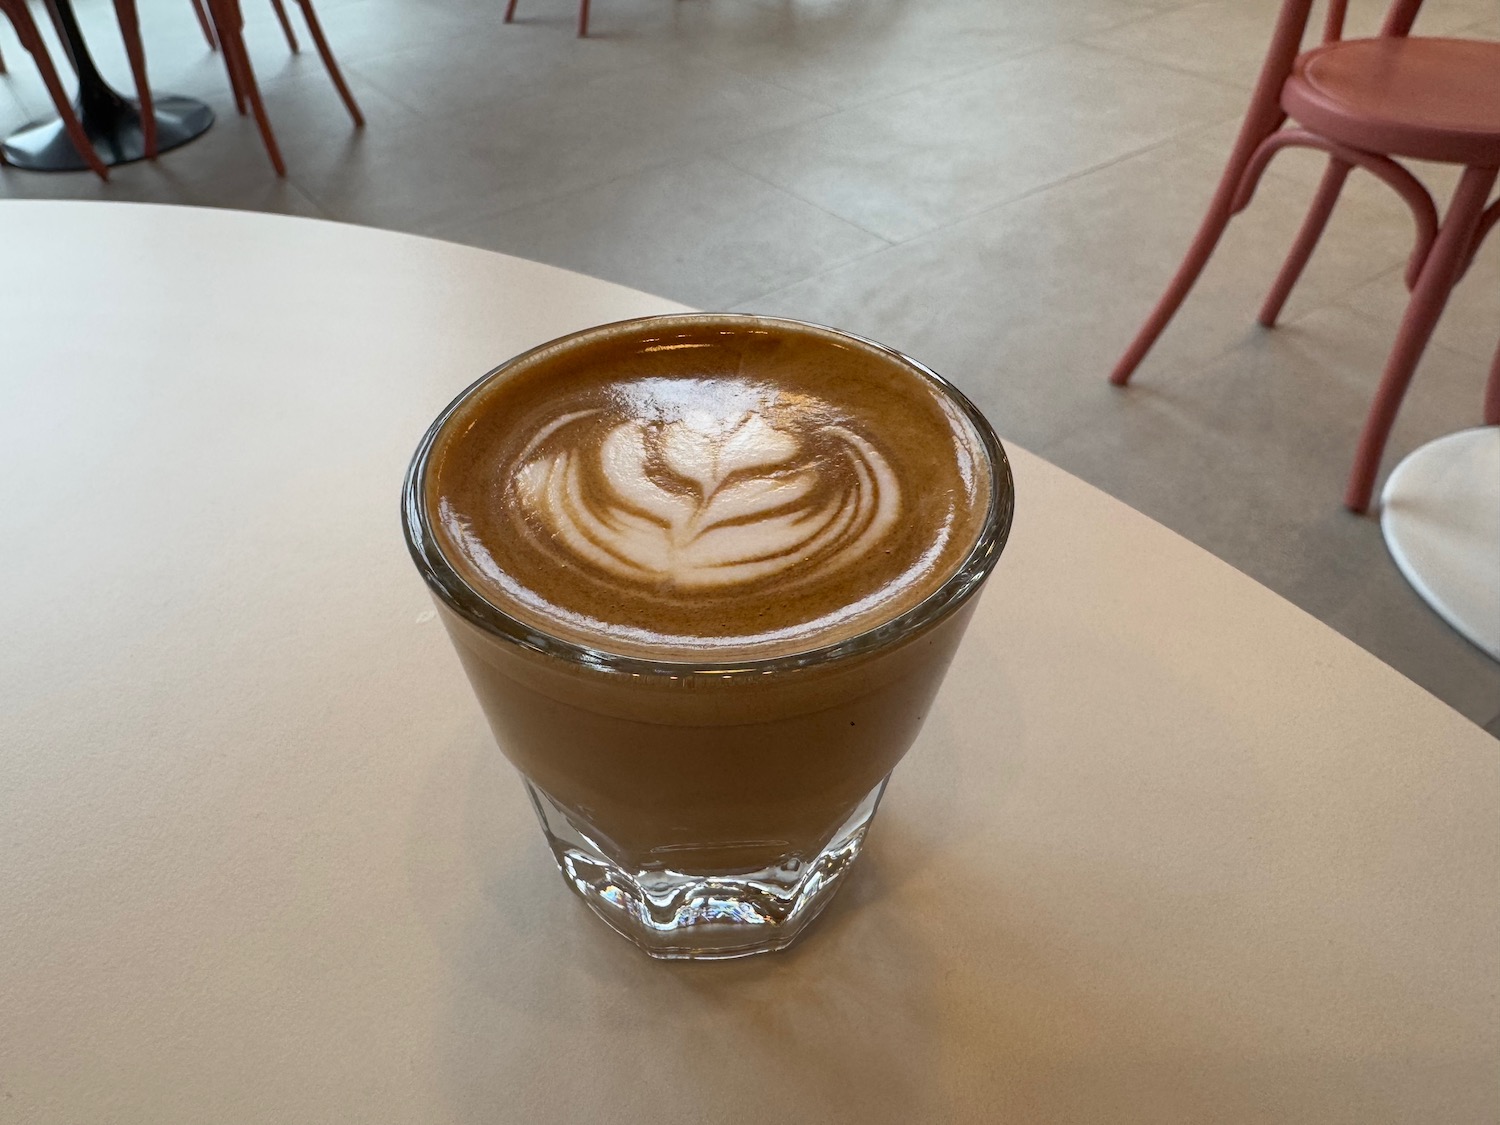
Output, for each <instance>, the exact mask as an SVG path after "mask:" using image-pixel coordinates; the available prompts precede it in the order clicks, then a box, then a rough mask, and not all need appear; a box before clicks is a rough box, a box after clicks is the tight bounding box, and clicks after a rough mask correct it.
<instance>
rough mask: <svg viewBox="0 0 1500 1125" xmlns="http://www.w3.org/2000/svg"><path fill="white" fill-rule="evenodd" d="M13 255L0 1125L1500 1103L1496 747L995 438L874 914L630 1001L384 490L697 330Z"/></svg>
mask: <svg viewBox="0 0 1500 1125" xmlns="http://www.w3.org/2000/svg"><path fill="white" fill-rule="evenodd" d="M0 247H3V248H4V249H3V273H0V514H3V518H4V527H5V535H6V538H7V544H8V547H9V549H8V550H6V551H5V552H3V554H0V560H3V561H0V636H4V638H5V643H4V645H0V778H3V782H0V902H3V903H4V904H5V908H4V909H3V910H0V997H4V1000H3V1005H0V1006H3V1009H4V1013H5V1014H4V1018H0V1121H6V1122H9V1121H17V1122H23V1121H24V1122H28V1123H35V1122H70V1123H76V1122H80V1121H110V1122H116V1123H118V1122H142V1123H150V1125H166V1123H168V1122H203V1121H233V1122H236V1123H245V1122H323V1121H380V1122H427V1123H435V1122H469V1121H474V1122H478V1121H485V1122H492V1121H525V1122H529V1123H531V1122H580V1121H609V1122H632V1121H642V1122H645V1121H650V1122H654V1123H664V1122H718V1121H725V1122H727V1121H742V1120H746V1119H752V1118H753V1119H781V1120H807V1121H819V1122H831V1121H860V1122H886V1121H889V1122H917V1121H922V1122H927V1121H1010V1120H1014V1121H1026V1122H1054V1121H1055V1122H1063V1121H1068V1122H1075V1121H1110V1122H1152V1123H1160V1122H1168V1121H1184V1122H1188V1121H1191V1122H1202V1121H1214V1122H1240V1121H1244V1122H1249V1121H1255V1122H1265V1121H1307V1122H1318V1123H1320V1125H1327V1123H1330V1122H1345V1121H1347V1122H1358V1123H1360V1125H1370V1123H1372V1122H1385V1121H1390V1122H1397V1121H1399V1122H1414V1121H1433V1122H1436V1121H1441V1122H1445V1123H1449V1125H1451V1123H1455V1122H1470V1121H1473V1122H1479V1121H1485V1122H1493V1121H1494V1120H1496V1118H1497V1116H1500V1083H1497V1081H1496V1077H1495V1076H1496V1074H1497V1073H1500V999H1497V987H1496V985H1497V981H1500V896H1497V894H1496V888H1497V886H1500V816H1497V812H1500V755H1497V753H1496V748H1495V745H1494V742H1493V740H1491V739H1489V738H1488V737H1487V736H1485V735H1484V734H1483V733H1482V732H1481V731H1480V730H1479V729H1478V728H1477V727H1474V726H1472V725H1471V724H1469V723H1468V722H1467V721H1466V720H1464V719H1463V718H1461V717H1460V716H1459V715H1458V714H1456V713H1455V712H1453V711H1451V710H1449V709H1448V708H1447V707H1445V706H1444V705H1443V704H1441V703H1439V702H1438V701H1437V700H1435V699H1433V698H1432V697H1431V696H1429V695H1427V694H1426V693H1425V692H1423V691H1422V690H1421V689H1419V688H1417V687H1416V686H1415V685H1413V684H1412V683H1410V682H1409V681H1407V680H1405V679H1403V678H1402V677H1401V676H1399V675H1398V674H1397V673H1395V672H1394V671H1392V670H1390V669H1389V668H1387V667H1385V666H1384V665H1382V664H1380V663H1379V662H1377V661H1376V660H1375V659H1374V658H1372V657H1370V656H1368V655H1367V654H1365V653H1364V652H1362V651H1360V650H1359V649H1357V648H1355V647H1354V646H1353V645H1351V644H1349V643H1348V642H1346V641H1345V640H1344V639H1342V638H1341V637H1339V636H1337V635H1336V634H1334V633H1333V632H1331V631H1330V630H1328V629H1327V628H1325V627H1324V626H1322V625H1321V624H1319V623H1318V622H1316V621H1315V620H1313V619H1312V618H1311V617H1308V616H1307V615H1305V614H1304V613H1302V612H1301V611H1300V610H1298V609H1296V608H1294V607H1293V606H1291V605H1289V604H1288V603H1286V602H1284V601H1282V600H1281V599H1280V598H1278V597H1276V596H1275V595H1273V594H1271V593H1270V592H1268V591H1267V590H1265V589H1263V588H1262V587H1260V586H1258V585H1256V584H1255V583H1254V582H1252V581H1251V580H1249V579H1248V578H1246V577H1244V576H1243V575H1241V574H1239V573H1238V572H1236V571H1234V570H1232V569H1231V568H1229V567H1228V566H1226V565H1224V564H1222V563H1220V562H1219V561H1217V560H1215V559H1214V558H1212V557H1211V556H1209V555H1208V554H1206V553H1205V552H1203V551H1201V550H1199V549H1198V548H1196V547H1194V546H1192V545H1191V544H1189V543H1187V542H1186V541H1184V540H1182V539H1180V538H1179V537H1177V536H1176V535H1174V534H1172V533H1171V532H1169V531H1167V530H1166V529H1164V528H1162V527H1160V526H1159V525H1157V524H1154V523H1152V522H1151V521H1150V520H1148V519H1146V518H1145V517H1144V516H1141V515H1139V514H1138V513H1136V512H1133V511H1131V510H1130V509H1128V508H1126V507H1125V506H1123V505H1121V504H1120V503H1118V502H1116V501H1114V500H1112V499H1110V498H1109V497H1107V496H1105V495H1104V494H1102V493H1100V492H1098V491H1096V490H1095V489H1093V488H1091V487H1089V486H1087V485H1085V484H1083V483H1082V482H1080V481H1078V480H1076V479H1074V478H1072V477H1070V476H1068V475H1067V474H1065V473H1063V472H1061V471H1060V470H1058V469H1056V468H1054V467H1052V466H1050V465H1048V464H1046V463H1045V462H1043V461H1041V460H1040V459H1038V458H1036V457H1034V456H1031V455H1029V454H1027V453H1026V452H1025V451H1024V450H1020V449H1015V448H1012V450H1011V452H1012V455H1013V461H1014V468H1015V475H1016V484H1017V514H1016V521H1015V527H1014V532H1013V534H1012V537H1011V542H1010V546H1009V547H1008V548H1007V550H1006V553H1005V555H1004V557H1003V558H1002V560H1001V562H1000V565H999V567H998V569H997V571H996V573H995V576H994V577H993V579H992V580H991V583H990V586H989V588H988V589H987V591H986V593H985V595H984V598H983V600H982V602H981V605H980V609H979V612H978V614H977V616H976V618H975V621H974V624H973V625H972V626H971V628H970V631H969V636H968V638H967V640H966V642H965V645H964V647H963V649H962V651H961V652H960V655H959V657H958V659H957V661H956V663H955V665H954V667H953V670H952V672H951V673H950V676H949V679H948V682H947V683H946V685H945V687H944V689H943V693H942V695H941V696H940V700H939V704H938V706H937V708H936V710H935V712H934V714H933V715H932V717H931V718H930V720H929V722H928V724H927V727H926V729H925V730H924V732H923V734H922V736H921V738H920V739H919V741H918V743H917V745H916V747H915V748H914V749H913V751H912V752H911V754H910V755H909V756H908V757H907V759H906V761H905V762H904V763H903V764H902V766H901V767H900V769H898V770H897V772H896V775H895V779H894V781H893V782H892V785H891V789H890V791H889V793H888V795H887V798H886V801H885V803H884V805H883V806H882V810H881V814H880V817H879V819H878V820H877V822H876V824H875V827H874V830H873V832H872V834H871V837H870V841H869V846H868V849H867V852H866V854H865V856H864V858H863V859H862V860H861V865H860V868H859V869H858V870H857V871H856V873H855V875H854V877H853V879H852V880H851V882H850V884H849V885H848V886H847V887H846V888H845V889H844V890H843V892H842V893H841V895H840V896H839V898H838V899H836V900H835V901H834V903H833V905H832V906H830V908H829V910H828V912H827V913H826V914H825V915H824V917H823V918H822V919H820V921H819V923H818V924H817V925H816V926H815V927H814V928H813V930H812V931H810V933H809V934H808V935H807V937H806V938H805V939H804V941H803V942H802V943H801V944H799V945H798V946H797V947H795V948H794V949H792V950H790V951H788V952H786V953H784V954H779V955H774V956H769V957H759V958H752V959H749V960H746V961H741V962H732V963H724V964H662V963H656V962H652V961H649V960H648V959H646V958H645V957H643V956H642V955H641V954H640V953H638V952H637V951H636V950H635V949H633V948H632V947H630V946H629V945H627V944H626V943H625V942H623V941H622V940H620V939H619V938H618V937H616V936H615V935H614V934H612V933H611V932H609V931H608V930H607V929H606V928H605V927H604V926H602V925H601V924H599V923H598V922H597V921H595V920H594V919H593V918H592V916H591V915H589V914H588V912H587V909H586V908H585V907H584V906H583V904H582V903H581V902H579V901H577V900H576V899H574V898H573V897H572V896H571V895H570V894H569V893H568V892H567V891H566V889H565V888H564V886H563V884H562V882H561V880H560V879H559V877H558V875H557V873H556V871H555V869H554V868H553V866H552V864H551V861H550V858H549V856H548V853H547V851H546V848H545V846H544V844H543V841H542V838H541V834H540V832H539V831H538V829H537V827H536V824H535V822H534V820H533V816H532V813H531V811H530V810H529V808H528V807H527V805H526V803H525V800H524V797H523V794H522V791H521V786H520V784H519V783H518V779H517V778H516V776H515V775H514V772H513V771H512V770H511V768H510V767H509V766H508V765H507V764H506V763H505V761H504V759H503V758H502V757H501V756H500V754H499V753H498V752H497V751H496V750H495V749H494V746H493V743H492V741H491V738H490V735H489V733H488V731H487V729H486V727H485V725H484V722H483V720H482V718H481V716H480V713H479V710H478V707H477V705H476V704H475V703H474V702H473V700H472V697H471V696H470V693H469V689H468V686H467V684H466V682H465V680H464V678H463V675H462V673H461V671H460V669H459V667H458V663H457V660H456V658H455V657H454V656H453V654H452V652H451V651H450V649H449V646H448V642H447V640H446V638H445V636H444V635H443V633H442V629H441V627H440V625H439V623H438V622H437V621H436V620H435V619H434V614H433V612H432V608H431V604H430V601H429V599H428V596H427V592H426V590H425V588H424V587H423V585H422V583H421V581H420V580H419V578H418V576H417V574H416V572H415V570H414V568H413V567H412V565H411V563H410V560H409V559H408V557H407V555H406V550H405V546H404V544H403V543H402V539H401V535H400V528H399V521H398V517H397V498H398V493H399V488H400V483H401V478H402V474H403V471H404V469H405V467H406V463H407V459H408V457H409V456H410V454H411V451H412V449H413V448H414V446H415V444H416V442H417V439H418V438H419V437H420V435H421V433H422V432H423V430H424V428H425V427H426V425H427V423H428V422H429V421H430V420H431V418H432V417H434V416H435V415H436V414H437V412H438V411H439V410H440V409H441V408H442V406H443V405H444V404H446V403H447V402H448V400H449V399H450V398H452V396H453V395H454V394H455V393H457V391H459V390H460V389H461V388H462V387H464V386H465V385H467V384H468V383H469V382H471V381H472V380H473V379H474V378H476V377H477V376H478V375H480V374H481V373H483V372H484V371H485V370H486V369H488V368H489V367H491V366H493V365H494V364H495V363H496V362H498V361H499V360H501V359H504V358H505V357H507V356H509V355H511V354H513V353H515V352H517V351H519V350H521V349H523V348H525V347H528V346H531V345H533V344H536V343H538V342H541V341H543V340H545V339H548V338H550V337H553V336H556V335H559V334H561V333H563V332H566V331H570V330H573V329H576V328H580V327H583V326H585V325H587V324H592V323H598V322H602V321H608V320H613V319H620V318H623V317H628V316H634V315H642V314H647V313H652V312H661V311H669V310H672V309H674V308H676V306H673V305H671V304H670V303H668V302H666V301H662V300H659V299H656V298H653V297H649V296H646V295H644V294H641V293H636V292H633V291H630V290H627V289H624V288H621V287H618V286H615V285H611V284H607V283H604V282H600V281H595V280H591V279H589V278H585V277H581V276H579V275H576V274H571V273H567V272H564V271H561V270H557V269H553V268H550V267H546V266H541V265H537V264H534V263H530V262H524V261H520V260H517V259H512V258H508V257H504V256H501V255H496V254H492V253H488V252H485V251H479V250H474V249H469V248H465V247H460V246H454V245H448V244H444V243H439V242H434V241H428V240H422V239H417V238H412V237H408V236H404V235H396V234H390V233H384V232H377V231H371V230H366V229H361V228H357V227H352V226H342V225H337V224H332V223H318V222H311V221H307V220H294V219H285V218H279V217H271V216H263V215H249V214H238V213H232V212H218V211H206V210H188V209H174V208H162V207H143V206H132V205H125V204H62V203H5V204H0ZM918 358H920V357H918ZM993 421H994V422H995V423H996V426H997V428H998V429H999V430H1000V432H1001V434H1002V436H1003V434H1004V432H1005V418H1004V417H997V418H995V419H993Z"/></svg>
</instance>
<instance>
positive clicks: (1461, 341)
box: [1344, 237, 1500, 364]
mask: <svg viewBox="0 0 1500 1125" xmlns="http://www.w3.org/2000/svg"><path fill="white" fill-rule="evenodd" d="M1410 296H1411V294H1410V293H1409V292H1408V291H1407V289H1406V285H1405V284H1404V283H1403V280H1402V273H1401V271H1397V272H1394V273H1391V274H1388V275H1386V276H1385V277H1379V278H1376V279H1375V280H1373V281H1371V282H1369V283H1368V284H1366V285H1363V286H1361V287H1360V288H1358V289H1356V290H1354V291H1353V292H1352V293H1350V294H1349V296H1348V297H1347V298H1346V299H1345V301H1344V303H1345V304H1346V305H1347V306H1348V307H1349V308H1351V309H1353V310H1354V311H1355V312H1358V313H1361V314H1363V315H1365V316H1368V317H1370V318H1371V319H1373V320H1375V321H1378V322H1379V323H1381V324H1387V325H1390V326H1391V328H1392V329H1393V330H1394V328H1395V326H1396V325H1397V324H1399V323H1400V321H1401V318H1402V316H1403V315H1404V314H1405V312H1406V305H1407V301H1408V299H1409V298H1410ZM1433 340H1434V342H1436V343H1438V344H1441V345H1443V346H1445V347H1450V348H1453V349H1455V350H1457V351H1461V352H1464V353H1466V354H1468V355H1470V356H1473V357H1474V358H1475V359H1477V360H1479V361H1481V362H1482V363H1485V364H1488V363H1489V362H1490V359H1491V357H1493V356H1494V354H1495V351H1496V349H1497V347H1500V239H1497V238H1493V237H1492V238H1491V239H1490V241H1489V244H1488V245H1486V246H1484V247H1481V249H1480V252H1479V256H1478V257H1477V258H1476V259H1475V261H1474V265H1473V266H1472V267H1471V268H1470V270H1469V272H1468V273H1467V274H1466V275H1465V276H1464V277H1463V279H1462V280H1461V281H1460V282H1459V283H1458V285H1457V287H1455V288H1454V290H1453V293H1452V295H1451V296H1450V297H1449V299H1448V307H1447V308H1446V309H1445V310H1444V311H1443V316H1442V319H1441V320H1439V321H1438V325H1437V329H1436V330H1435V331H1434V333H1433Z"/></svg>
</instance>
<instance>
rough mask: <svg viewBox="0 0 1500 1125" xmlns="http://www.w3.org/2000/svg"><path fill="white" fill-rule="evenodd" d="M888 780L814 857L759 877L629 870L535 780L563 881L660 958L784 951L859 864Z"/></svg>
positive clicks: (535, 799) (532, 789)
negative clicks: (541, 788)
mask: <svg viewBox="0 0 1500 1125" xmlns="http://www.w3.org/2000/svg"><path fill="white" fill-rule="evenodd" d="M886 780H889V779H888V778H887V779H885V780H882V781H881V783H880V784H879V785H877V786H876V787H875V788H874V789H872V790H871V791H870V793H869V795H868V796H866V797H865V799H864V800H863V801H861V802H860V803H859V806H858V807H857V808H856V809H855V810H854V812H853V813H852V814H851V815H850V817H849V819H848V820H846V821H845V822H844V823H843V824H842V825H841V826H840V827H839V829H838V831H836V832H835V833H834V834H833V838H832V839H831V840H830V841H829V842H828V844H827V846H825V847H824V848H823V850H822V851H821V852H819V853H818V854H817V855H814V856H800V855H786V856H782V857H781V858H780V859H778V860H777V862H776V863H775V864H773V865H771V866H767V867H763V868H761V869H760V870H757V871H749V872H734V873H730V874H706V875H705V874H701V873H692V874H688V873H684V872H680V871H673V870H671V869H670V868H652V869H650V870H645V871H631V870H626V869H625V868H624V867H622V866H621V865H620V864H619V863H617V862H616V861H615V860H614V859H612V858H611V857H610V856H609V854H608V852H607V849H606V848H604V847H601V846H600V844H599V843H598V842H596V840H595V839H593V838H592V837H591V834H590V830H589V829H588V828H587V827H586V826H584V825H580V824H578V823H577V822H576V821H575V820H574V819H573V818H572V817H570V816H569V815H568V814H567V813H566V812H564V811H563V809H562V808H560V807H559V806H558V804H557V802H555V801H554V800H552V798H551V797H549V796H547V794H546V793H544V792H542V791H541V790H540V789H538V788H537V787H536V786H535V785H532V784H531V782H529V781H528V782H526V783H525V784H526V790H527V792H528V793H530V794H531V800H532V803H533V804H534V805H535V806H536V811H537V815H538V816H539V817H540V818H541V821H542V831H543V832H545V833H546V835H547V843H548V845H549V846H550V847H551V848H552V854H553V856H554V857H555V858H556V860H557V865H558V867H559V868H561V869H562V874H563V879H564V880H565V881H566V882H567V884H568V886H570V887H572V888H573V890H574V891H576V892H577V893H578V894H579V895H580V896H582V898H583V900H584V902H586V903H588V904H589V907H590V908H591V909H592V910H593V911H594V913H595V914H597V915H599V917H600V918H603V919H604V921H605V922H607V923H608V924H609V925H610V927H611V928H613V929H614V930H615V931H616V932H618V933H620V934H621V935H623V936H624V937H626V938H628V939H629V940H630V941H632V942H633V943H635V945H637V946H639V947H640V948H641V949H643V950H645V952H647V953H649V954H650V955H651V956H652V957H661V958H668V959H685V958H693V959H699V960H718V959H723V958H728V957H746V956H749V955H750V954H752V953H768V952H770V951H771V950H775V949H785V948H786V947H787V946H788V945H790V944H791V943H792V942H793V941H795V940H796V938H797V936H798V935H799V934H801V932H802V931H803V929H804V928H806V926H807V924H808V923H809V922H811V921H812V920H813V919H814V918H816V917H817V916H818V914H819V913H820V912H821V911H822V909H823V907H825V906H827V905H828V901H829V900H830V899H831V898H832V897H833V895H834V892H835V891H837V890H838V887H839V883H840V882H841V880H842V879H843V877H844V875H845V873H846V872H847V871H848V870H849V868H850V867H851V866H852V865H853V863H854V861H855V859H857V858H858V856H859V852H860V848H861V846H862V845H863V844H864V839H865V833H866V831H867V830H868V829H869V826H870V821H871V820H872V819H873V818H874V816H875V809H876V806H877V805H879V803H880V796H881V794H882V793H884V792H885V786H886Z"/></svg>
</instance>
